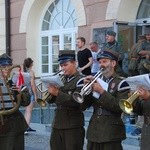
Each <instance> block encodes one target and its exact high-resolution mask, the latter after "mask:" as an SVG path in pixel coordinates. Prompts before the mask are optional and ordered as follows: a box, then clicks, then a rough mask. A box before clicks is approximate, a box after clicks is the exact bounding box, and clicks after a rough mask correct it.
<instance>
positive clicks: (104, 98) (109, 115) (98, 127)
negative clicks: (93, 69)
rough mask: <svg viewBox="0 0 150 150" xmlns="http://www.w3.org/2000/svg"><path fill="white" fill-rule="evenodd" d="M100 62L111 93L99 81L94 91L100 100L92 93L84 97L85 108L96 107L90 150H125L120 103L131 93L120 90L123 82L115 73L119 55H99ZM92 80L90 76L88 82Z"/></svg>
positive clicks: (89, 131) (86, 79) (89, 134)
mask: <svg viewBox="0 0 150 150" xmlns="http://www.w3.org/2000/svg"><path fill="white" fill-rule="evenodd" d="M97 60H98V61H99V64H100V68H102V74H103V80H104V81H105V82H107V83H108V90H107V91H106V90H104V88H103V87H102V86H101V85H100V83H98V82H97V81H96V82H95V83H93V84H92V91H95V92H98V93H99V94H100V96H99V98H95V97H93V95H92V93H91V94H89V95H87V96H84V99H85V100H84V103H83V108H84V109H85V108H87V107H90V106H93V108H94V111H93V115H92V117H91V119H90V122H89V126H88V130H87V139H88V144H87V150H111V149H113V150H122V149H123V148H122V145H121V142H122V140H124V139H125V138H126V135H125V126H124V123H123V121H122V119H121V114H122V110H121V109H120V107H119V101H120V100H121V99H124V98H127V95H128V90H122V91H118V85H119V83H120V82H121V80H122V78H121V77H120V76H119V75H117V74H116V73H115V67H116V66H117V61H118V53H116V52H114V51H110V50H105V51H103V52H102V53H101V54H99V55H98V56H97ZM92 79H93V77H92V76H87V77H85V79H84V82H85V83H87V82H90V81H91V80H92Z"/></svg>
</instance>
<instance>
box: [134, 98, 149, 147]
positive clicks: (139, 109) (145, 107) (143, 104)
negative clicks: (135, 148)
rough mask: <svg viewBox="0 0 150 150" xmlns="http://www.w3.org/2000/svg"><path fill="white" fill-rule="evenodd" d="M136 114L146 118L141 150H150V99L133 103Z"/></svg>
mask: <svg viewBox="0 0 150 150" xmlns="http://www.w3.org/2000/svg"><path fill="white" fill-rule="evenodd" d="M133 106H134V112H135V113H137V114H138V115H143V116H144V124H143V127H142V133H141V144H140V145H141V146H140V147H141V150H149V147H150V109H149V108H150V98H149V99H148V100H137V101H135V102H134V103H133Z"/></svg>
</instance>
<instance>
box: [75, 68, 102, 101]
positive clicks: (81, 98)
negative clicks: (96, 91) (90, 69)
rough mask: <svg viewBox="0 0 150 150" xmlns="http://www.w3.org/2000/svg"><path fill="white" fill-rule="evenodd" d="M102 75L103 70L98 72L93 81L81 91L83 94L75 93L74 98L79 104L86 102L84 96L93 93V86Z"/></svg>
mask: <svg viewBox="0 0 150 150" xmlns="http://www.w3.org/2000/svg"><path fill="white" fill-rule="evenodd" d="M101 75H102V69H101V70H99V71H98V72H97V74H96V75H95V76H94V78H93V80H92V81H91V82H89V83H87V84H85V85H84V86H83V88H82V89H81V92H80V93H79V92H74V93H73V98H74V100H75V101H76V102H78V103H83V101H84V95H88V94H90V92H91V86H92V84H93V83H94V82H95V81H96V80H97V79H98V78H99V77H100V76H101Z"/></svg>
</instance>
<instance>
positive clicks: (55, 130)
mask: <svg viewBox="0 0 150 150" xmlns="http://www.w3.org/2000/svg"><path fill="white" fill-rule="evenodd" d="M69 53H70V52H69ZM70 59H71V60H72V58H71V57H70V56H68V55H67V54H65V57H61V56H60V59H59V62H60V63H65V62H64V61H69V60H70ZM73 60H74V59H73ZM64 78H65V80H64V86H63V87H61V88H60V89H59V92H58V95H57V96H54V97H53V98H52V99H51V100H50V103H55V104H56V110H55V116H54V120H53V123H52V132H51V138H50V148H51V150H83V145H84V136H85V131H84V127H83V126H84V115H83V112H82V110H81V107H80V104H78V103H77V102H76V101H75V100H74V99H73V97H72V94H73V93H74V92H75V91H80V90H81V87H77V85H76V84H77V82H78V81H79V79H81V78H82V76H81V75H80V74H79V72H76V73H75V74H74V75H72V76H70V77H68V76H65V77H64Z"/></svg>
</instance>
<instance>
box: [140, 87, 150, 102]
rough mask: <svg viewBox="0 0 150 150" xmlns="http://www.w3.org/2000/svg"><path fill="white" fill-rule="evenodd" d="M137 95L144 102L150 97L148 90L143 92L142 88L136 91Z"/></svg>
mask: <svg viewBox="0 0 150 150" xmlns="http://www.w3.org/2000/svg"><path fill="white" fill-rule="evenodd" d="M138 93H139V96H140V97H141V98H142V99H144V100H147V99H148V98H149V97H150V93H149V91H148V90H145V89H144V88H142V87H140V88H139V89H138Z"/></svg>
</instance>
